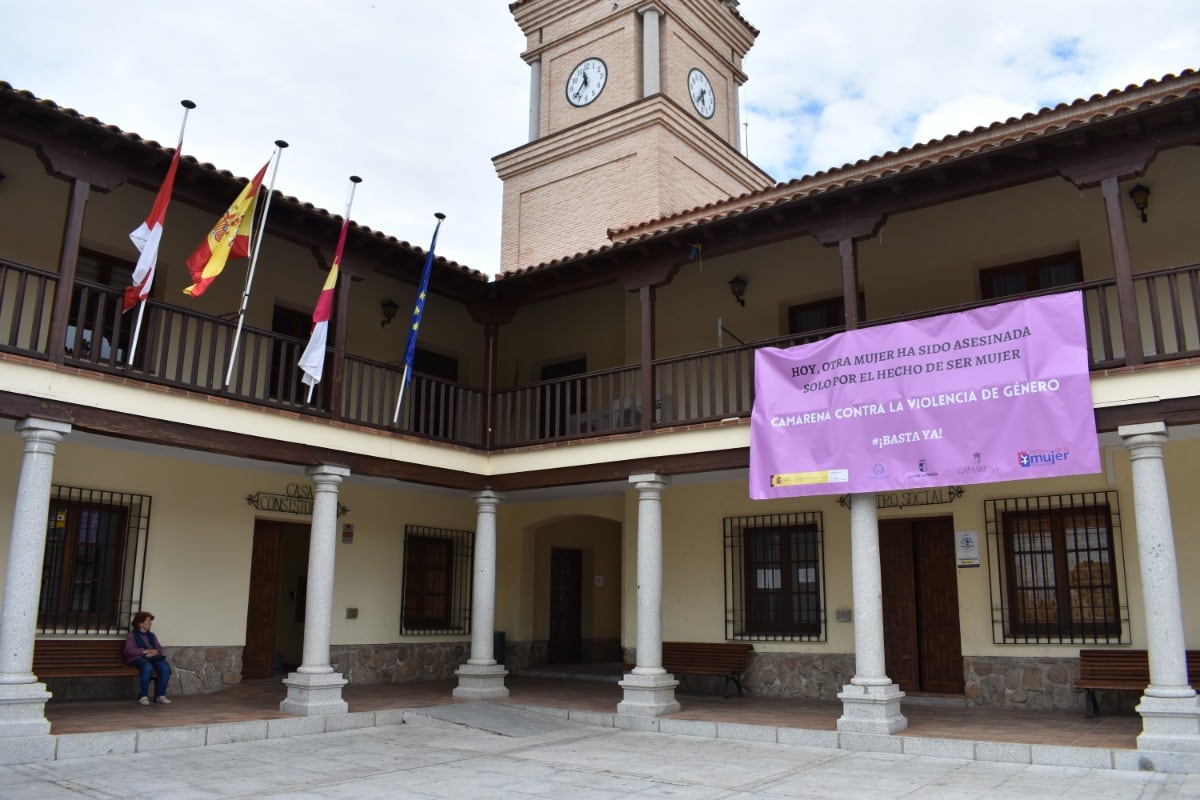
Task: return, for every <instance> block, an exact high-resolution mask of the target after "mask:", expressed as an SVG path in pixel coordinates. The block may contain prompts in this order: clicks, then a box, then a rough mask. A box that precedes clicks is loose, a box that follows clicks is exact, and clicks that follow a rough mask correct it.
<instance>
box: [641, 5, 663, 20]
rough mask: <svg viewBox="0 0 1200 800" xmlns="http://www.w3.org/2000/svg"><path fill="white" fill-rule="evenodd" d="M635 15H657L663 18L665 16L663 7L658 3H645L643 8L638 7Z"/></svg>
mask: <svg viewBox="0 0 1200 800" xmlns="http://www.w3.org/2000/svg"><path fill="white" fill-rule="evenodd" d="M637 13H638V14H639V15H641V16H643V17H644V16H646V15H647V14H657V15H658V16H660V17H665V16H666V15H667V12H666V10H664V9H663V7H662V6H660V5H659V4H658V3H646V4H645V5H643V6H638V10H637Z"/></svg>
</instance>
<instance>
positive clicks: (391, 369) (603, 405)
mask: <svg viewBox="0 0 1200 800" xmlns="http://www.w3.org/2000/svg"><path fill="white" fill-rule="evenodd" d="M57 281H58V277H57V275H55V274H54V273H52V272H46V271H44V270H39V269H35V268H32V267H28V266H24V265H20V264H16V263H13V262H6V261H0V350H3V351H6V352H13V353H19V354H23V355H27V356H30V357H34V358H46V359H49V356H50V354H49V353H48V348H49V341H50V330H49V327H50V318H51V311H52V306H53V303H54V292H55V287H56V285H57ZM1076 288H1078V289H1081V290H1082V292H1083V299H1084V317H1085V322H1086V327H1087V341H1088V350H1089V363H1090V365H1091V367H1092V368H1093V369H1107V368H1111V367H1115V366H1121V365H1123V364H1124V363H1125V353H1124V352H1123V348H1124V337H1123V336H1122V330H1121V317H1120V313H1119V308H1118V304H1117V297H1116V289H1115V282H1114V281H1113V280H1111V279H1109V280H1100V281H1091V282H1088V283H1084V284H1080V285H1079V286H1078V287H1076ZM1134 291H1135V295H1136V300H1137V306H1138V311H1139V322H1140V325H1141V327H1142V330H1141V333H1142V341H1143V343H1144V344H1145V351H1146V352H1145V353H1143V354H1142V355H1143V357H1144V359H1145V361H1147V362H1155V361H1167V360H1171V359H1178V358H1190V357H1196V356H1200V264H1193V265H1189V266H1185V267H1178V268H1174V269H1167V270H1159V271H1155V272H1150V273H1142V274H1139V275H1136V276H1135V277H1134ZM121 295H122V292H121V290H120V289H113V288H109V287H105V286H100V285H97V284H92V283H89V282H87V281H82V280H79V281H76V283H75V286H74V287H73V291H72V295H71V308H70V309H69V311H68V314H67V328H66V331H65V335H64V338H63V342H64V350H65V352H64V354H63V360H64V361H65V362H66V363H69V364H73V365H76V366H83V367H86V368H89V369H95V370H99V371H109V372H118V373H120V374H122V375H126V376H136V377H137V378H139V379H141V380H145V381H147V382H151V383H159V384H165V385H168V386H174V387H178V388H181V389H185V390H188V391H194V392H207V393H211V394H219V395H222V396H227V397H233V398H237V399H240V400H244V401H247V402H251V403H258V404H261V405H266V406H272V407H280V408H288V409H290V410H294V411H300V412H302V413H306V414H312V415H317V416H331V415H336V416H339V417H340V418H341V419H344V420H346V421H348V422H355V423H358V424H361V425H366V426H370V427H375V428H380V429H391V430H398V431H404V432H407V433H411V434H412V435H414V436H419V437H422V438H428V439H432V440H437V441H444V442H451V443H454V444H460V445H464V446H468V447H475V448H480V449H494V448H510V447H521V446H528V445H532V444H538V443H541V442H549V441H566V440H572V439H581V438H588V437H595V436H603V435H609V434H614V433H632V432H637V431H639V430H642V428H643V425H644V424H648V425H649V426H650V427H659V426H669V425H676V424H680V423H695V422H704V421H712V420H721V419H727V418H731V417H746V416H748V415H749V414H750V411H751V408H752V406H753V402H754V352H755V350H757V349H758V348H760V347H767V346H771V347H790V346H793V345H796V344H801V343H805V342H811V341H817V340H819V339H823V338H826V337H828V336H831V335H833V334H835V333H838V332H839V331H840V328H830V329H827V330H823V331H814V332H809V333H805V334H803V335H799V336H784V337H778V338H776V339H771V340H766V341H758V342H753V343H751V344H744V345H738V346H736V347H725V348H719V349H715V350H709V351H705V352H700V353H691V354H687V355H684V356H678V357H673V358H662V359H657V360H655V361H654V363H653V364H652V370H653V386H654V399H653V401H652V402H649V403H647V402H645V400H644V398H643V397H642V389H641V367H640V366H639V365H634V366H623V367H617V368H612V369H605V370H598V371H595V372H588V373H585V374H580V375H571V376H568V377H565V378H559V379H555V380H546V381H539V382H537V383H533V384H529V385H524V386H517V387H512V388H507V389H501V390H497V391H496V392H494V393H493V395H492V398H491V402H490V404H489V402H488V397H487V394H486V392H485V391H483V390H481V389H476V388H472V387H468V386H463V385H461V384H458V383H454V382H452V381H444V380H440V379H437V378H434V377H431V376H428V375H423V374H419V373H416V374H414V375H413V380H412V382H411V384H410V386H409V388H408V390H407V396H406V399H405V401H404V406H403V408H402V414H401V419H400V420H399V422H398V424H393V423H392V414H393V411H394V408H395V402H396V396H397V393H398V392H399V387H400V380H401V375H402V372H403V370H402V368H401V367H399V366H397V365H394V364H384V363H379V362H373V361H369V360H366V359H362V358H359V357H357V356H347V357H346V364H345V366H346V371H345V378H344V382H343V387H342V396H341V397H340V398H337V399H336V400H335V399H333V398H330V397H329V392H330V390H331V385H330V383H331V382H330V380H329V379H328V378H329V376H330V374H331V370H327V375H326V380H324V381H322V382H321V383H320V384H319V385H318V387H317V391H316V392H315V393H314V395H313V397H312V399H311V401H310V400H309V399H308V397H307V386H305V385H304V384H303V383H302V382H301V381H300V374H301V373H300V371H299V369H298V368H297V366H296V364H297V362H298V361H299V358H300V354H301V353H302V352H303V350H304V347H305V345H306V342H305V341H303V340H301V339H297V338H294V337H289V336H284V335H281V334H278V333H273V332H271V331H265V330H262V329H258V328H254V327H251V326H244V327H243V330H242V334H241V339H240V342H239V344H238V352H237V356H236V359H235V364H234V368H233V369H232V370H231V371H230V370H229V363H230V360H231V358H232V357H233V340H234V335H235V331H236V321H234V320H228V319H223V318H217V317H212V316H208V315H205V314H198V313H195V312H193V311H189V310H187V309H186V308H182V307H179V306H173V305H168V304H165V303H162V302H159V301H155V300H150V301H148V302H147V304H146V309H145V314H144V317H143V321H142V329H141V334H140V341H139V342H138V345H137V352H136V353H135V357H134V359H133V363H132V364H128V363H127V362H128V360H129V359H128V352H129V348H130V347H131V345H132V335H133V325H134V321H135V319H136V312H130V313H127V314H122V313H121ZM985 305H989V302H985V301H979V302H973V303H970V304H964V305H962V306H957V307H955V309H953V310H962V309H965V308H975V307H980V306H985ZM947 310H949V309H930V310H927V311H922V312H919V313H912V314H906V315H902V316H897V317H892V318H889V319H886V320H884V319H881V320H871V321H870V322H867V323H864V327H865V326H874V325H880V324H885V323H888V322H896V321H901V320H906V319H917V318H920V317H927V316H932V315H934V314H938V313H944V312H945V311H947ZM331 352H332V351H331ZM328 363H329V360H328V359H327V366H328ZM227 371H228V372H230V378H231V379H230V382H229V385H228V386H225V385H224V383H225V376H226V373H227ZM651 408H652V409H653V411H652V414H653V416H649V418H648V421H647V416H648V415H649V414H651V411H650V409H651ZM489 413H490V416H491V419H490V420H489V419H488V418H487V417H488V416H489ZM489 429H490V431H489Z"/></svg>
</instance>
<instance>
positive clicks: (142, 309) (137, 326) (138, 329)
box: [125, 100, 196, 367]
mask: <svg viewBox="0 0 1200 800" xmlns="http://www.w3.org/2000/svg"><path fill="white" fill-rule="evenodd" d="M179 105H181V106H183V124H181V125H180V126H179V142H178V143H177V144H176V145H175V152H176V153H178V152H179V151H180V149H182V148H183V132H184V131H185V130H187V119H188V114H189V113H190V112H191V110H192V109H193V108H195V107H196V104H195V103H193V102H192V101H191V100H180V101H179ZM145 313H146V298H145V297H143V298H142V300H141V302H140V303H138V313H137V319H136V320H135V321H134V323H133V337H132V339H131V340H130V342H129V360H128V361H126V362H125V363H126V364H127V365H128V366H131V367H132V366H133V354H134V353H136V352H137V343H138V337H139V336H140V335H141V333H142V315H143V314H145Z"/></svg>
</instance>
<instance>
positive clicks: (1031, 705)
mask: <svg viewBox="0 0 1200 800" xmlns="http://www.w3.org/2000/svg"><path fill="white" fill-rule="evenodd" d="M963 669H964V671H965V673H966V692H965V693H966V697H967V703H968V704H969V705H974V706H981V707H985V708H1013V709H1030V710H1034V711H1050V710H1060V711H1063V710H1070V711H1080V712H1082V711H1083V710H1084V694H1083V692H1077V691H1075V690H1074V689H1073V688H1071V683H1072V682H1073V681H1074V680H1075V679H1076V678H1078V677H1079V659H1078V658H1005V657H997V656H987V657H980V656H967V657H964V658H963ZM1139 696H1140V693H1139V692H1104V691H1100V692H1097V693H1096V699H1097V700H1098V701H1099V704H1100V711H1101V713H1113V712H1132V711H1133V707H1134V706H1135V705H1137V703H1138V698H1139Z"/></svg>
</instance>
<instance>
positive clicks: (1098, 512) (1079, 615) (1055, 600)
mask: <svg viewBox="0 0 1200 800" xmlns="http://www.w3.org/2000/svg"><path fill="white" fill-rule="evenodd" d="M985 514H986V519H987V538H988V554H989V556H990V558H989V562H990V564H991V571H992V574H991V592H992V640H993V641H994V642H995V643H997V644H1002V643H1007V644H1054V643H1060V644H1068V643H1070V644H1074V643H1080V644H1084V643H1087V644H1128V643H1129V642H1130V632H1129V607H1128V601H1127V599H1126V598H1125V597H1124V594H1123V592H1122V588H1121V587H1122V584H1124V582H1125V561H1124V556H1123V551H1124V548H1123V547H1122V545H1121V512H1120V507H1119V505H1118V503H1117V493H1116V492H1114V491H1106V492H1077V493H1073V494H1063V495H1044V496H1040V497H1019V498H1010V499H1002V500H988V501H987V502H986V503H985Z"/></svg>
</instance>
